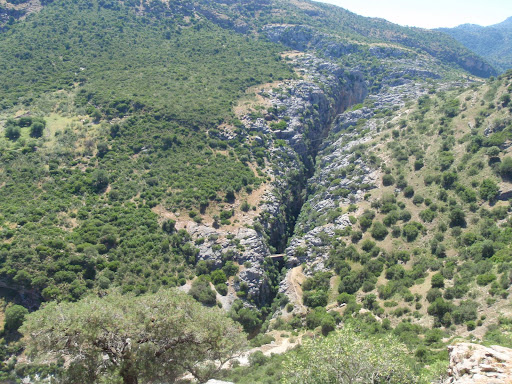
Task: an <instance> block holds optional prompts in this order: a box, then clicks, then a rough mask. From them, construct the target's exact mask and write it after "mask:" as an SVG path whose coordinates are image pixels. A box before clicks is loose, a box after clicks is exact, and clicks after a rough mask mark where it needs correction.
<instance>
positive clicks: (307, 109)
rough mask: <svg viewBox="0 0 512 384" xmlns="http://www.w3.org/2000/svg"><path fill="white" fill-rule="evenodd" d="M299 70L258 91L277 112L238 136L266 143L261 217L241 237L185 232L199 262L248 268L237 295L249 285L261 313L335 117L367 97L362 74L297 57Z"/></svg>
mask: <svg viewBox="0 0 512 384" xmlns="http://www.w3.org/2000/svg"><path fill="white" fill-rule="evenodd" d="M293 65H294V66H295V67H296V70H297V71H298V72H299V73H301V74H302V75H303V79H300V80H293V81H286V82H282V83H278V84H275V85H274V87H273V88H272V89H269V90H265V91H263V90H262V91H260V96H261V97H262V98H264V99H265V101H266V104H268V105H270V106H271V107H269V108H268V111H267V112H266V114H265V116H263V117H261V116H253V115H251V114H247V115H244V116H240V118H241V121H242V124H243V128H242V129H241V132H240V133H239V134H241V135H245V136H247V139H248V140H249V138H250V137H254V140H257V141H261V143H265V145H266V147H267V151H268V153H269V154H270V155H269V156H268V160H269V167H267V169H268V176H269V177H271V179H272V180H273V181H272V183H271V185H270V186H269V188H268V189H267V191H266V193H265V194H264V195H263V196H262V199H261V201H260V207H259V208H260V214H259V216H258V217H257V218H255V219H254V222H253V223H252V225H247V224H246V225H245V227H243V228H239V229H237V230H235V231H233V230H224V229H222V228H212V227H210V226H208V225H198V224H195V223H192V222H190V223H188V224H187V231H188V232H189V233H190V234H191V236H192V238H193V239H194V240H197V239H202V240H201V243H200V244H199V245H197V247H198V249H199V259H200V260H205V261H209V262H212V263H213V264H219V265H220V264H221V262H222V257H223V255H226V254H231V255H232V256H233V258H234V260H235V261H237V262H238V263H239V264H245V266H246V267H244V268H242V270H241V272H240V273H239V276H238V279H237V281H236V283H235V285H234V288H235V290H237V291H238V290H239V289H240V287H241V285H242V284H245V285H246V286H247V287H248V292H247V293H248V298H249V299H251V301H254V302H255V303H256V304H260V305H261V304H267V303H268V302H269V300H271V297H270V296H271V295H270V290H269V282H268V278H267V276H266V273H265V268H264V260H265V258H266V257H268V256H270V255H271V254H273V253H277V252H282V251H284V249H285V247H286V244H287V240H288V237H289V236H290V235H291V233H293V230H294V225H295V220H296V218H297V216H298V214H299V212H300V210H301V208H302V205H303V203H304V199H305V188H306V183H307V180H308V178H309V177H310V176H311V175H312V174H313V172H314V167H315V157H316V154H317V151H318V148H319V147H320V145H321V144H322V142H323V139H324V138H325V137H326V136H327V135H328V132H329V130H330V128H331V125H332V121H333V120H334V119H335V117H336V116H337V114H338V113H339V112H341V111H343V110H345V109H346V108H347V107H348V106H350V105H353V104H354V103H359V102H362V101H363V100H364V98H365V97H366V95H367V87H366V82H365V80H364V78H363V76H362V75H361V74H360V73H359V72H357V71H353V72H346V71H345V70H343V69H342V68H340V67H339V66H337V65H335V64H333V63H331V62H329V61H326V60H322V59H319V58H318V57H316V56H314V55H311V54H307V55H299V56H298V57H295V58H294V59H293ZM226 137H232V135H226ZM234 298H235V297H234V296H233V297H232V299H234Z"/></svg>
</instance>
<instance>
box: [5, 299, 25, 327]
mask: <svg viewBox="0 0 512 384" xmlns="http://www.w3.org/2000/svg"><path fill="white" fill-rule="evenodd" d="M27 315H28V310H27V308H25V307H23V306H21V305H12V306H10V307H7V309H6V310H5V329H7V330H9V331H14V332H15V331H17V330H18V328H19V327H21V325H22V324H23V321H24V320H25V317H26V316H27Z"/></svg>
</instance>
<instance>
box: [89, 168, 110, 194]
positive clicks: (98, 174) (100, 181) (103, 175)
mask: <svg viewBox="0 0 512 384" xmlns="http://www.w3.org/2000/svg"><path fill="white" fill-rule="evenodd" d="M108 183H109V180H108V174H107V172H105V171H104V170H102V169H100V170H97V171H95V172H94V173H93V175H92V180H91V184H92V187H93V189H94V190H95V191H96V192H101V191H103V190H104V189H106V188H107V187H108Z"/></svg>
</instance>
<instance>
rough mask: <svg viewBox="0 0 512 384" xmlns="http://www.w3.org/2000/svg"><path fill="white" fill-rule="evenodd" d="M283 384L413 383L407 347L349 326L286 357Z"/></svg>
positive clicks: (391, 338) (304, 345)
mask: <svg viewBox="0 0 512 384" xmlns="http://www.w3.org/2000/svg"><path fill="white" fill-rule="evenodd" d="M283 371H284V372H286V375H284V377H283V379H282V381H281V383H282V384H291V383H293V384H320V383H331V384H338V383H339V384H345V383H396V384H398V383H400V384H406V383H415V382H417V381H418V380H417V378H416V377H415V375H414V372H413V365H412V359H411V358H410V357H409V353H408V351H407V348H406V347H405V346H404V345H403V344H401V343H400V342H398V341H397V340H396V339H395V338H394V337H393V336H391V335H389V336H386V337H382V336H377V335H360V334H357V333H356V332H355V330H354V329H352V327H350V326H346V327H345V328H344V329H343V330H341V331H338V332H333V333H331V334H330V336H328V337H326V338H323V339H318V340H312V341H309V342H305V343H304V344H303V346H302V348H300V349H299V350H297V351H294V352H292V353H289V354H287V358H286V360H285V363H284V369H283Z"/></svg>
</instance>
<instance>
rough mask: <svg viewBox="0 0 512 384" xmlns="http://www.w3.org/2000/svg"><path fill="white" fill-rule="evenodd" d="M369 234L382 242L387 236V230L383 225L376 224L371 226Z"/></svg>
mask: <svg viewBox="0 0 512 384" xmlns="http://www.w3.org/2000/svg"><path fill="white" fill-rule="evenodd" d="M371 233H372V236H373V238H374V239H375V240H384V239H385V237H386V236H387V235H388V230H387V229H386V226H385V225H384V224H382V223H381V222H376V223H374V224H373V227H372V231H371Z"/></svg>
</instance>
